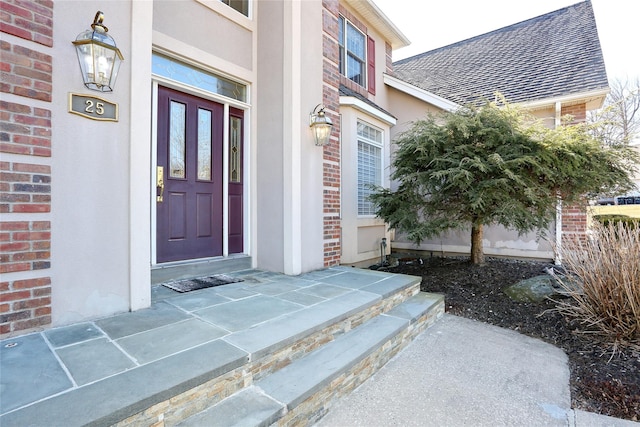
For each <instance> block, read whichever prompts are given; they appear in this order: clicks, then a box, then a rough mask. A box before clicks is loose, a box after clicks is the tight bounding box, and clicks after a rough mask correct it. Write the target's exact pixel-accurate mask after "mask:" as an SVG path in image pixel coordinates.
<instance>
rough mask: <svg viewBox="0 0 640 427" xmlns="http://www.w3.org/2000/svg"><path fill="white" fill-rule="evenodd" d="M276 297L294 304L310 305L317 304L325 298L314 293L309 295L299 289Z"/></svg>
mask: <svg viewBox="0 0 640 427" xmlns="http://www.w3.org/2000/svg"><path fill="white" fill-rule="evenodd" d="M278 297H279V298H282V299H285V300H287V301H291V302H295V303H296V304H302V305H304V306H310V305H314V304H318V303H319V302H322V301H326V299H325V298H321V297H318V296H315V295H309V294H306V293H303V292H301V291H293V292H287V293H286V294H282V295H278Z"/></svg>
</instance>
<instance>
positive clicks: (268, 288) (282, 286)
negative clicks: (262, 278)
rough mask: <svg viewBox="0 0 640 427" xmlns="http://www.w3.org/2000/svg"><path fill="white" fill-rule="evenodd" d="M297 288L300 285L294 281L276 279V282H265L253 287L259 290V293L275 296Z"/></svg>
mask: <svg viewBox="0 0 640 427" xmlns="http://www.w3.org/2000/svg"><path fill="white" fill-rule="evenodd" d="M299 288H300V286H298V285H296V284H294V283H291V282H289V283H287V282H282V281H278V282H271V283H265V284H263V285H260V286H256V287H254V288H253V289H255V290H256V291H257V292H260V293H261V294H264V295H271V296H275V295H280V294H284V293H285V292H291V291H295V290H296V289H299Z"/></svg>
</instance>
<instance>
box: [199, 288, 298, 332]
mask: <svg viewBox="0 0 640 427" xmlns="http://www.w3.org/2000/svg"><path fill="white" fill-rule="evenodd" d="M302 307H303V306H301V305H300V304H294V303H292V302H288V301H283V300H281V299H279V298H273V297H269V296H264V295H258V296H254V297H251V298H246V299H242V300H238V301H232V302H229V303H226V304H220V305H217V306H215V307H211V308H207V309H204V310H198V311H196V312H194V313H195V314H196V315H198V316H200V317H201V318H202V319H204V320H206V321H207V322H211V323H213V324H214V325H217V326H220V327H221V328H224V329H226V330H228V331H231V332H234V331H239V330H241V329H245V328H249V327H251V326H253V325H256V324H258V323H261V322H264V321H266V320H269V319H273V318H275V317H278V316H281V315H283V314H286V313H291V312H293V311H297V310H300V309H301V308H302Z"/></svg>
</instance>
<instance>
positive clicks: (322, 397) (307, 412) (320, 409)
mask: <svg viewBox="0 0 640 427" xmlns="http://www.w3.org/2000/svg"><path fill="white" fill-rule="evenodd" d="M443 314H444V304H440V305H439V306H438V307H437V308H436V309H434V310H432V311H429V312H428V313H426V314H425V315H423V316H422V317H421V318H420V319H419V320H417V321H416V322H414V323H412V324H411V325H409V326H408V327H407V328H406V329H405V330H403V331H402V332H401V333H399V334H398V335H396V336H395V337H393V338H392V339H390V340H389V341H387V342H386V343H385V344H383V345H382V346H381V347H380V348H379V349H378V350H376V351H374V352H373V353H372V354H370V355H369V356H367V357H366V358H365V359H364V360H362V361H361V362H359V363H358V364H356V365H355V366H354V367H353V368H351V369H350V370H349V371H348V372H345V373H343V374H341V375H340V376H339V377H338V378H336V379H334V380H333V381H332V382H331V384H330V385H329V386H327V387H325V388H324V389H323V390H321V391H319V392H317V393H315V394H314V395H313V396H311V397H309V398H307V399H306V400H305V401H304V402H302V403H301V404H299V405H297V406H296V407H295V408H293V409H292V410H290V411H289V412H287V414H286V415H285V416H284V417H282V418H281V419H279V420H278V421H277V423H276V425H278V426H280V427H291V426H296V427H304V426H310V425H313V424H315V423H316V422H318V421H319V420H320V419H321V418H322V417H323V416H325V415H326V414H327V412H328V411H329V410H330V409H331V407H332V406H333V405H334V404H335V403H336V402H337V401H338V400H339V399H340V398H341V397H344V396H346V395H348V394H349V393H351V392H352V391H353V390H355V389H356V388H357V387H358V386H360V385H361V384H362V383H364V382H365V381H366V380H367V379H369V378H370V377H371V376H372V375H373V374H375V373H376V372H377V371H378V370H380V368H382V367H383V366H384V365H385V364H386V363H387V362H388V361H389V360H391V359H392V358H393V357H394V356H395V355H396V354H398V352H400V351H401V350H402V349H404V348H405V347H406V346H407V345H409V343H411V341H413V339H415V337H416V336H418V335H419V334H420V333H421V332H423V331H424V330H425V329H426V328H428V327H429V326H431V325H433V323H435V321H436V320H437V319H439V318H440V317H442V315H443Z"/></svg>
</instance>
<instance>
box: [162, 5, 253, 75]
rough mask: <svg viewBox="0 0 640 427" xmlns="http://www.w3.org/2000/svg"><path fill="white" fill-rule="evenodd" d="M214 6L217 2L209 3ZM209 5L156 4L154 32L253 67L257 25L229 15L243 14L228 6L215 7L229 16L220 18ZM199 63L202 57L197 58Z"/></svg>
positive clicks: (238, 63)
mask: <svg viewBox="0 0 640 427" xmlns="http://www.w3.org/2000/svg"><path fill="white" fill-rule="evenodd" d="M208 3H214V2H208ZM205 4H207V3H204V2H203V3H200V2H197V1H182V0H162V1H154V2H153V29H154V31H156V32H158V33H162V34H165V35H167V36H169V37H171V38H173V39H175V40H179V41H181V42H183V43H184V44H185V45H187V46H189V47H191V48H193V49H198V50H201V51H203V52H207V53H209V54H211V55H213V56H215V57H218V58H221V59H224V60H226V61H228V62H230V63H232V64H236V65H238V66H240V67H242V68H245V69H249V70H251V69H252V68H253V49H252V46H253V31H252V27H253V26H254V25H255V23H254V22H253V21H251V20H249V19H248V18H245V17H244V16H237V20H239V21H240V22H241V23H245V24H246V26H243V25H239V24H238V22H237V21H234V20H231V19H229V18H228V16H234V17H235V16H236V15H240V14H239V13H237V12H236V11H234V10H232V9H231V8H229V7H228V6H227V5H224V4H215V5H212V6H216V9H222V11H223V12H224V13H225V15H220V14H218V13H217V12H216V10H214V9H212V8H211V7H207V6H205ZM193 59H194V60H199V58H193Z"/></svg>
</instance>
